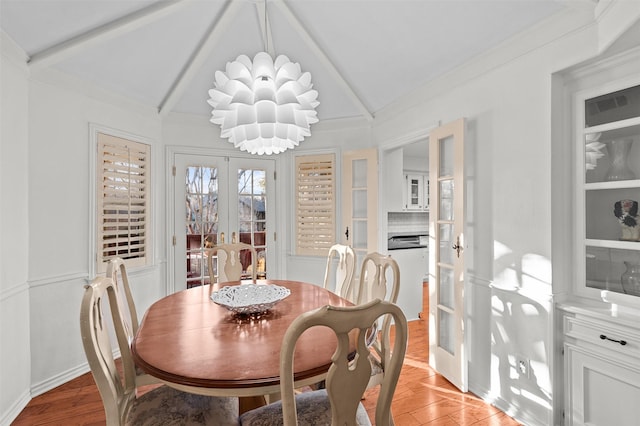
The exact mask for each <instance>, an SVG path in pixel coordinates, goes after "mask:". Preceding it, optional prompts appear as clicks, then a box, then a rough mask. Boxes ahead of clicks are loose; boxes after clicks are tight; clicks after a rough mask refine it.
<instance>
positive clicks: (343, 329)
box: [240, 299, 407, 426]
mask: <svg viewBox="0 0 640 426" xmlns="http://www.w3.org/2000/svg"><path fill="white" fill-rule="evenodd" d="M381 316H391V317H392V318H393V321H394V323H395V339H394V351H393V356H392V357H391V358H390V359H389V362H388V363H387V365H386V372H385V375H384V378H383V380H382V382H381V387H380V392H379V394H378V399H377V404H376V410H375V424H376V425H377V426H387V425H391V424H393V417H392V415H391V401H392V399H393V394H394V392H395V389H396V385H397V382H398V378H399V376H400V370H401V368H402V363H403V361H404V356H405V353H406V349H407V320H406V318H405V316H404V314H403V313H402V310H401V309H400V308H399V307H398V306H397V305H394V304H392V303H389V302H384V301H381V300H379V299H376V300H374V301H371V302H369V303H366V304H364V305H356V306H350V307H335V306H324V307H321V308H318V309H315V310H313V311H309V312H306V313H304V314H302V315H300V316H299V317H298V318H296V319H295V320H294V321H293V322H292V323H291V325H290V326H289V328H288V329H287V332H286V333H285V335H284V339H283V342H282V349H281V351H280V392H281V395H282V400H281V401H279V402H274V403H272V404H269V405H266V406H263V407H259V408H256V409H253V410H250V411H247V412H245V413H243V414H242V415H241V416H240V423H241V424H242V425H243V426H270V425H282V424H284V426H294V425H298V424H300V425H329V424H331V425H370V424H371V421H370V419H369V417H368V415H367V412H366V410H365V408H364V406H363V405H362V403H361V398H362V395H363V394H364V391H365V389H366V387H367V383H368V382H369V377H370V373H371V365H370V364H369V362H368V361H367V359H368V356H369V351H370V347H369V346H368V345H367V344H366V339H365V336H366V330H367V329H368V328H369V327H370V326H371V324H372V323H373V322H375V321H376V319H378V318H380V317H381ZM316 326H324V327H329V328H330V329H332V330H333V331H334V332H335V334H336V337H337V342H338V347H337V348H336V351H335V353H334V354H333V357H332V364H331V367H330V368H329V372H328V373H327V379H326V389H321V390H316V391H310V392H302V393H296V392H295V390H294V377H293V364H294V362H295V359H294V354H295V348H296V342H297V340H298V338H299V337H300V336H301V335H302V333H304V331H305V330H307V329H309V328H311V327H316ZM354 330H355V334H353V331H354ZM354 335H355V336H356V337H355V342H354V339H353V336H354ZM354 343H355V346H354Z"/></svg>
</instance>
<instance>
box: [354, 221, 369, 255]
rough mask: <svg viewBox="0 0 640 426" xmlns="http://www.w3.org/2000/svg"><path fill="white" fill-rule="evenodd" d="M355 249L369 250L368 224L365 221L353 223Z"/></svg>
mask: <svg viewBox="0 0 640 426" xmlns="http://www.w3.org/2000/svg"><path fill="white" fill-rule="evenodd" d="M352 241H353V248H354V249H366V248H367V222H366V221H364V220H354V221H353V238H352Z"/></svg>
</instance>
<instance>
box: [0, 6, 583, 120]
mask: <svg viewBox="0 0 640 426" xmlns="http://www.w3.org/2000/svg"><path fill="white" fill-rule="evenodd" d="M576 3H581V4H583V5H584V4H587V5H588V6H589V5H591V7H593V6H592V5H593V4H594V2H593V1H592V0H576V1H574V2H571V1H564V0H530V1H528V0H266V3H265V0H230V1H224V0H173V1H153V0H144V1H143V0H91V1H80V0H2V1H1V3H0V25H1V28H2V30H3V31H4V32H5V33H6V34H7V35H8V36H9V37H10V38H11V39H13V41H14V42H15V43H16V44H17V45H18V46H20V47H21V48H22V49H23V50H24V51H25V53H26V55H27V56H28V57H29V67H30V70H31V73H32V74H35V73H38V72H40V71H41V70H46V69H48V68H53V69H55V70H57V71H61V72H64V73H68V74H71V75H73V76H75V77H78V78H79V79H82V80H87V81H89V82H91V83H93V84H96V85H98V86H100V87H104V88H107V89H109V90H113V91H115V92H117V93H121V94H123V95H125V96H127V97H129V98H131V99H133V100H136V101H139V102H142V103H144V104H145V105H150V106H153V107H156V108H158V111H159V112H160V113H161V114H166V113H169V112H180V113H189V114H197V115H203V116H209V115H210V111H211V108H210V106H209V105H208V104H207V99H208V90H209V89H210V88H211V87H212V85H213V76H214V73H215V71H216V70H224V69H225V64H226V63H227V62H229V61H232V60H235V59H236V57H237V56H238V55H240V54H246V55H248V56H249V57H251V58H252V57H253V56H254V55H255V54H256V53H257V52H259V51H263V50H267V51H269V52H270V53H272V55H274V54H275V55H280V54H285V55H287V56H288V57H289V59H291V60H292V61H293V62H298V63H300V65H301V67H302V70H303V71H309V72H310V73H311V76H312V83H313V84H314V88H315V89H316V90H317V91H318V92H319V97H318V100H319V101H320V106H319V107H318V108H317V111H318V117H319V118H320V120H328V119H338V118H344V117H365V118H366V119H368V120H371V119H372V117H373V116H375V114H376V113H377V112H379V111H381V110H383V109H384V108H385V107H388V106H389V105H391V104H393V103H394V102H396V101H397V100H398V99H401V98H402V97H404V96H405V95H408V94H410V93H411V92H412V91H413V90H416V89H417V88H419V87H421V86H422V85H424V84H426V83H428V82H429V81H431V80H433V79H434V78H436V77H438V76H441V75H442V74H444V73H447V72H449V71H451V70H452V69H455V68H456V67H458V66H461V65H463V64H464V63H466V62H467V61H470V60H472V59H473V58H475V57H478V56H479V55H482V54H483V53H484V52H486V51H488V50H490V49H493V48H495V47H496V46H498V45H499V44H500V43H503V42H504V41H505V40H508V39H509V38H510V37H513V36H514V35H516V34H518V33H520V32H522V31H524V30H526V29H527V28H530V27H532V26H534V25H536V24H538V23H540V22H541V21H543V20H545V19H547V18H549V17H550V16H552V15H553V14H555V13H559V12H562V11H563V10H564V9H565V8H567V7H571V8H575V7H576V6H575V4H576ZM588 6H587V7H588ZM582 7H583V8H584V6H582ZM265 11H266V16H265Z"/></svg>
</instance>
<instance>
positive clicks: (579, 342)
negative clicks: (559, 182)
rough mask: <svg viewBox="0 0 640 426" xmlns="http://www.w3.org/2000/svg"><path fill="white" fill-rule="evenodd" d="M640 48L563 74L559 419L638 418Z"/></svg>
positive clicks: (626, 421) (623, 421) (606, 421)
mask: <svg viewBox="0 0 640 426" xmlns="http://www.w3.org/2000/svg"><path fill="white" fill-rule="evenodd" d="M639 54H640V49H633V50H632V51H630V52H627V53H624V54H620V55H618V56H616V57H612V58H607V59H603V60H602V61H601V62H595V63H592V64H588V65H585V66H584V68H581V69H576V70H572V71H571V72H570V73H569V74H568V77H567V83H566V86H565V87H566V88H567V90H568V94H567V95H568V97H567V99H568V102H567V105H566V106H565V111H567V116H568V117H571V126H570V128H571V130H570V131H569V132H568V133H570V134H571V136H570V137H569V138H568V140H571V144H572V146H571V148H570V149H569V151H570V152H571V154H570V156H571V157H573V158H571V159H569V158H568V159H567V160H568V161H569V162H572V164H571V165H570V166H568V167H570V168H571V170H573V179H572V182H573V183H571V184H569V185H568V187H567V189H566V191H567V192H566V194H567V195H568V196H569V200H568V201H567V202H568V204H567V206H568V207H569V208H566V207H565V212H566V217H565V218H562V219H557V220H558V221H559V223H560V222H562V225H561V226H567V227H569V229H570V230H571V234H572V235H573V237H574V238H573V241H574V242H573V245H568V246H567V247H566V249H568V253H569V255H568V257H566V259H567V260H571V262H569V263H568V264H570V265H572V266H571V267H570V268H569V269H568V270H567V272H566V274H565V275H564V277H566V278H567V280H568V281H570V282H571V283H570V284H568V285H566V286H564V287H563V285H562V284H558V285H559V287H557V288H556V293H557V294H558V295H559V296H558V299H562V301H561V302H560V303H559V304H558V305H557V314H558V315H557V319H558V321H557V327H556V330H557V331H558V335H559V337H560V339H559V340H558V344H559V347H558V349H559V350H557V351H556V353H557V354H558V357H559V359H558V364H557V365H558V366H559V367H558V369H557V370H556V372H557V373H558V374H560V375H561V376H562V378H563V379H562V381H561V382H562V384H561V386H560V389H559V392H557V393H556V396H558V397H559V398H560V400H562V401H564V403H563V404H557V405H556V409H557V410H558V411H561V412H560V413H558V416H557V417H556V419H558V423H560V424H561V423H564V424H566V425H593V426H596V425H600V426H608V425H638V424H640V423H638V419H640V404H639V403H638V401H640V209H639V207H638V206H639V203H640V63H639V62H638V61H637V58H638V55H639ZM614 77H615V78H614ZM560 174H561V173H560ZM569 194H570V195H569ZM560 204H561V203H560ZM558 289H560V291H558ZM561 395H563V396H561Z"/></svg>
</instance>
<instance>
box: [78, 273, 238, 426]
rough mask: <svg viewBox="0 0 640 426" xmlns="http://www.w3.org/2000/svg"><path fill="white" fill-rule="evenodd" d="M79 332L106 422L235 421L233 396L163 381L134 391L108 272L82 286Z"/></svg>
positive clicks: (126, 344) (131, 366)
mask: <svg viewBox="0 0 640 426" xmlns="http://www.w3.org/2000/svg"><path fill="white" fill-rule="evenodd" d="M80 333H81V336H82V344H83V346H84V351H85V354H86V356H87V361H88V362H89V366H90V368H91V373H92V374H93V378H94V380H95V382H96V385H97V386H98V390H99V392H100V396H101V398H102V402H103V405H104V410H105V415H106V421H107V422H106V423H107V425H142V424H144V425H176V426H177V425H185V424H194V425H196V424H216V425H237V424H238V423H237V422H238V407H239V404H238V399H237V398H220V397H209V396H202V395H195V394H191V393H186V392H181V391H178V390H175V389H173V388H170V387H168V386H159V387H157V388H155V389H152V390H150V391H148V392H146V393H144V394H143V395H142V396H140V397H136V392H135V391H136V385H135V369H134V364H133V357H132V355H131V348H130V346H129V341H128V340H127V334H126V332H125V330H124V324H123V317H122V315H121V312H120V304H119V303H118V300H117V295H116V289H115V287H114V282H113V280H112V279H111V278H109V277H98V278H96V279H94V280H93V281H92V282H91V284H89V285H86V286H85V293H84V296H83V298H82V305H81V308H80ZM112 334H115V337H116V341H117V343H116V345H115V347H114V345H112V341H111V340H112V338H111V337H110V336H111V335H112ZM114 348H117V349H119V350H120V357H121V359H122V370H123V376H121V375H120V373H119V371H118V368H117V367H116V360H115V358H114Z"/></svg>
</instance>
